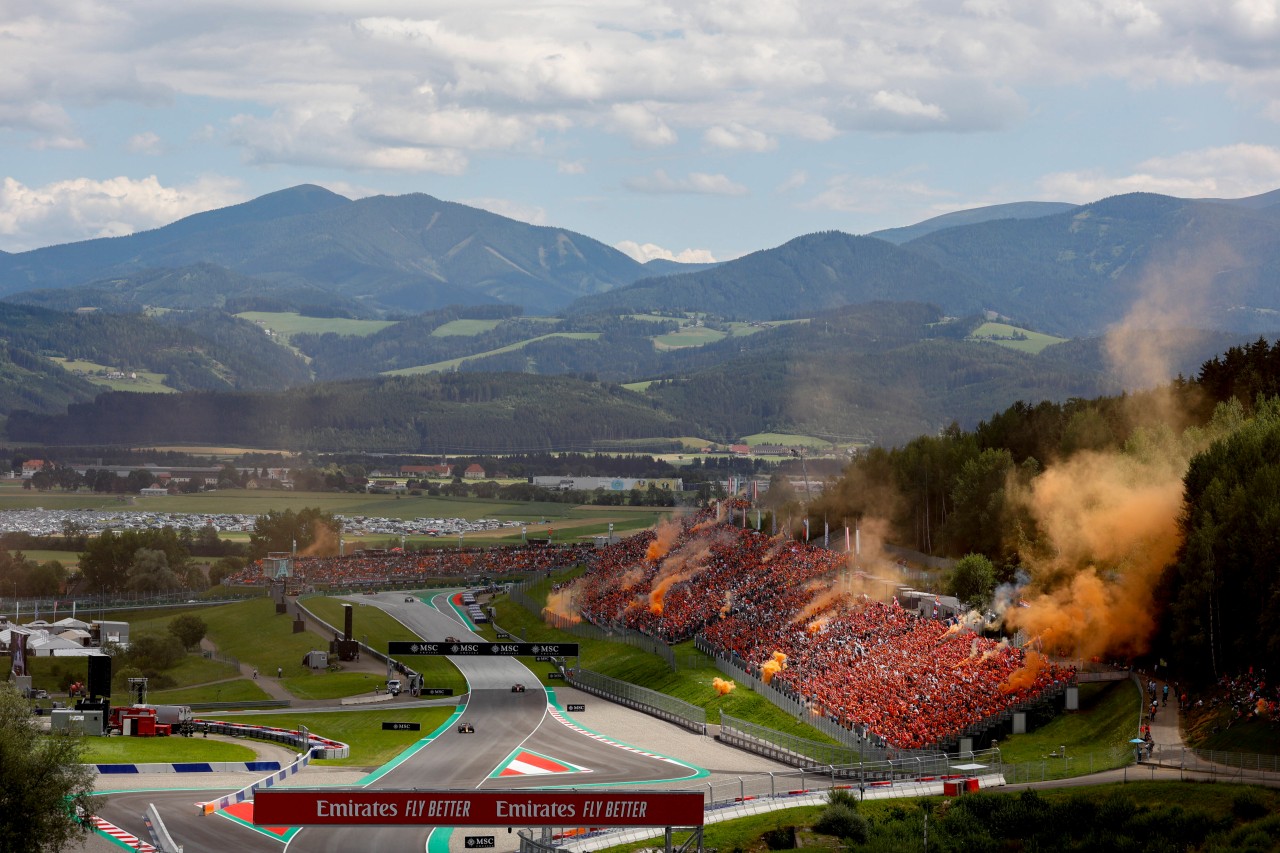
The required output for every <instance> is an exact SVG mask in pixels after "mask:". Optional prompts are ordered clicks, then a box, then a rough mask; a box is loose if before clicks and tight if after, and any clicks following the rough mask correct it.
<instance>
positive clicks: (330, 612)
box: [286, 596, 467, 699]
mask: <svg viewBox="0 0 1280 853" xmlns="http://www.w3.org/2000/svg"><path fill="white" fill-rule="evenodd" d="M302 603H303V604H304V605H305V606H306V608H307V609H308V610H310V611H311V612H312V613H314V614H316V615H317V616H319V617H320V618H321V619H323V620H324V621H326V622H328V623H329V624H330V625H334V626H341V625H342V624H343V612H342V605H343V604H344V603H345V602H343V601H341V600H339V599H337V598H327V597H324V596H310V597H307V598H305V599H303V601H302ZM354 607H355V609H354V612H353V613H352V619H351V621H352V625H353V628H352V633H353V634H354V635H355V636H356V637H358V638H367V639H366V642H367V643H368V644H369V645H370V646H372V647H373V648H375V649H378V650H379V651H382V652H385V651H386V649H387V643H388V642H390V641H392V640H418V639H421V638H420V637H418V635H417V634H415V633H413V632H412V631H410V630H409V629H408V628H406V627H405V626H404V625H403V624H401V623H400V622H398V621H396V620H395V619H393V618H392V617H391V616H390V615H388V614H387V612H386V611H385V610H381V609H379V608H377V607H374V606H373V605H370V604H356V605H355V606H354ZM410 665H411V666H412V667H413V669H414V670H416V671H417V672H420V673H422V677H423V685H424V686H426V687H448V688H452V689H453V692H454V695H455V696H456V695H461V694H463V693H466V692H467V681H466V679H465V678H463V677H462V673H460V672H458V668H457V667H455V666H454V665H453V664H452V663H450V662H449V659H448V658H443V657H419V658H416V659H414V660H413V661H412V662H411V664H410ZM352 674H353V675H354V674H355V673H352ZM377 681H378V683H379V684H381V683H382V682H383V681H384V679H382V678H378V679H377ZM286 686H287V687H288V688H289V689H290V690H291V691H292V690H294V682H293V681H292V680H290V682H289V683H288V684H287V685H286ZM352 686H353V688H356V689H353V692H351V693H335V694H332V695H328V696H307V697H304V698H312V699H331V698H333V697H334V696H354V695H355V694H357V693H364V692H370V691H372V690H373V683H372V682H369V683H368V684H364V683H360V684H354V685H352ZM300 687H301V688H302V689H308V688H309V685H300ZM295 695H298V696H302V694H301V693H296V694H295Z"/></svg>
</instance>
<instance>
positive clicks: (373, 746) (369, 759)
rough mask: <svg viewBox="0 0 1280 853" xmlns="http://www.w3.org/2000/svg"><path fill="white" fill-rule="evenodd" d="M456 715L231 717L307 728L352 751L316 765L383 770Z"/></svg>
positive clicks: (382, 712) (389, 712) (396, 711)
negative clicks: (386, 726) (408, 726)
mask: <svg viewBox="0 0 1280 853" xmlns="http://www.w3.org/2000/svg"><path fill="white" fill-rule="evenodd" d="M453 712H454V707H453V706H452V705H444V706H440V707H434V708H380V709H378V710H376V711H344V712H342V713H336V714H335V713H313V714H292V713H290V714H236V715H235V716H234V717H227V718H226V719H227V721H229V722H235V723H251V724H254V725H260V726H277V727H280V728H290V729H296V728H297V727H298V726H299V725H304V726H306V727H307V728H308V729H309V730H310V731H311V732H313V733H314V734H317V735H319V736H321V737H326V738H329V739H330V740H338V741H342V742H343V743H345V744H347V745H348V746H350V747H351V755H350V756H349V757H347V758H326V759H317V760H314V761H312V762H311V763H312V764H314V765H332V766H337V767H369V768H374V767H380V766H382V765H383V764H386V763H387V762H388V761H390V760H391V759H392V758H395V757H396V756H397V755H399V754H400V753H401V752H403V751H404V750H406V749H408V748H409V747H410V746H412V745H413V744H415V743H417V742H418V741H419V740H421V739H422V737H424V736H425V735H427V734H430V733H431V732H433V731H435V730H436V729H437V728H438V727H439V726H440V725H441V724H442V723H444V721H445V720H447V719H449V716H450V715H451V714H452V713H453ZM383 722H397V723H420V724H421V725H422V731H420V732H388V731H383V730H382V724H383Z"/></svg>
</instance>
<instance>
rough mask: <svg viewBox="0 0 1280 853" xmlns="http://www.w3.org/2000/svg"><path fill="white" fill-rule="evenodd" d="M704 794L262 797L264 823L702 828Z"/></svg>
mask: <svg viewBox="0 0 1280 853" xmlns="http://www.w3.org/2000/svg"><path fill="white" fill-rule="evenodd" d="M702 802H703V797H702V792H701V791H594V792H591V793H584V792H581V791H370V790H368V789H367V788H366V789H361V790H353V791H337V790H314V791H307V790H297V789H287V790H286V789H280V788H271V789H267V790H261V791H258V792H256V793H255V794H254V804H253V822H254V823H255V824H256V825H258V826H364V825H378V826H511V825H519V826H702Z"/></svg>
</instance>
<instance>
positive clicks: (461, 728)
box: [458, 723, 476, 735]
mask: <svg viewBox="0 0 1280 853" xmlns="http://www.w3.org/2000/svg"><path fill="white" fill-rule="evenodd" d="M475 733H476V727H475V726H473V725H471V724H470V723H458V734H460V735H473V734H475Z"/></svg>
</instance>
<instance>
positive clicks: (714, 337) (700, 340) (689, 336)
mask: <svg viewBox="0 0 1280 853" xmlns="http://www.w3.org/2000/svg"><path fill="white" fill-rule="evenodd" d="M727 337H728V335H727V334H725V333H724V332H721V331H719V330H717V329H708V328H707V327H706V326H692V325H690V326H682V327H681V328H680V329H679V330H678V331H675V332H672V333H671V334H669V335H654V337H653V346H654V349H658V350H673V349H684V348H686V347H701V346H706V345H707V344H713V343H715V342H716V341H722V340H724V339H725V338H727Z"/></svg>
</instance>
